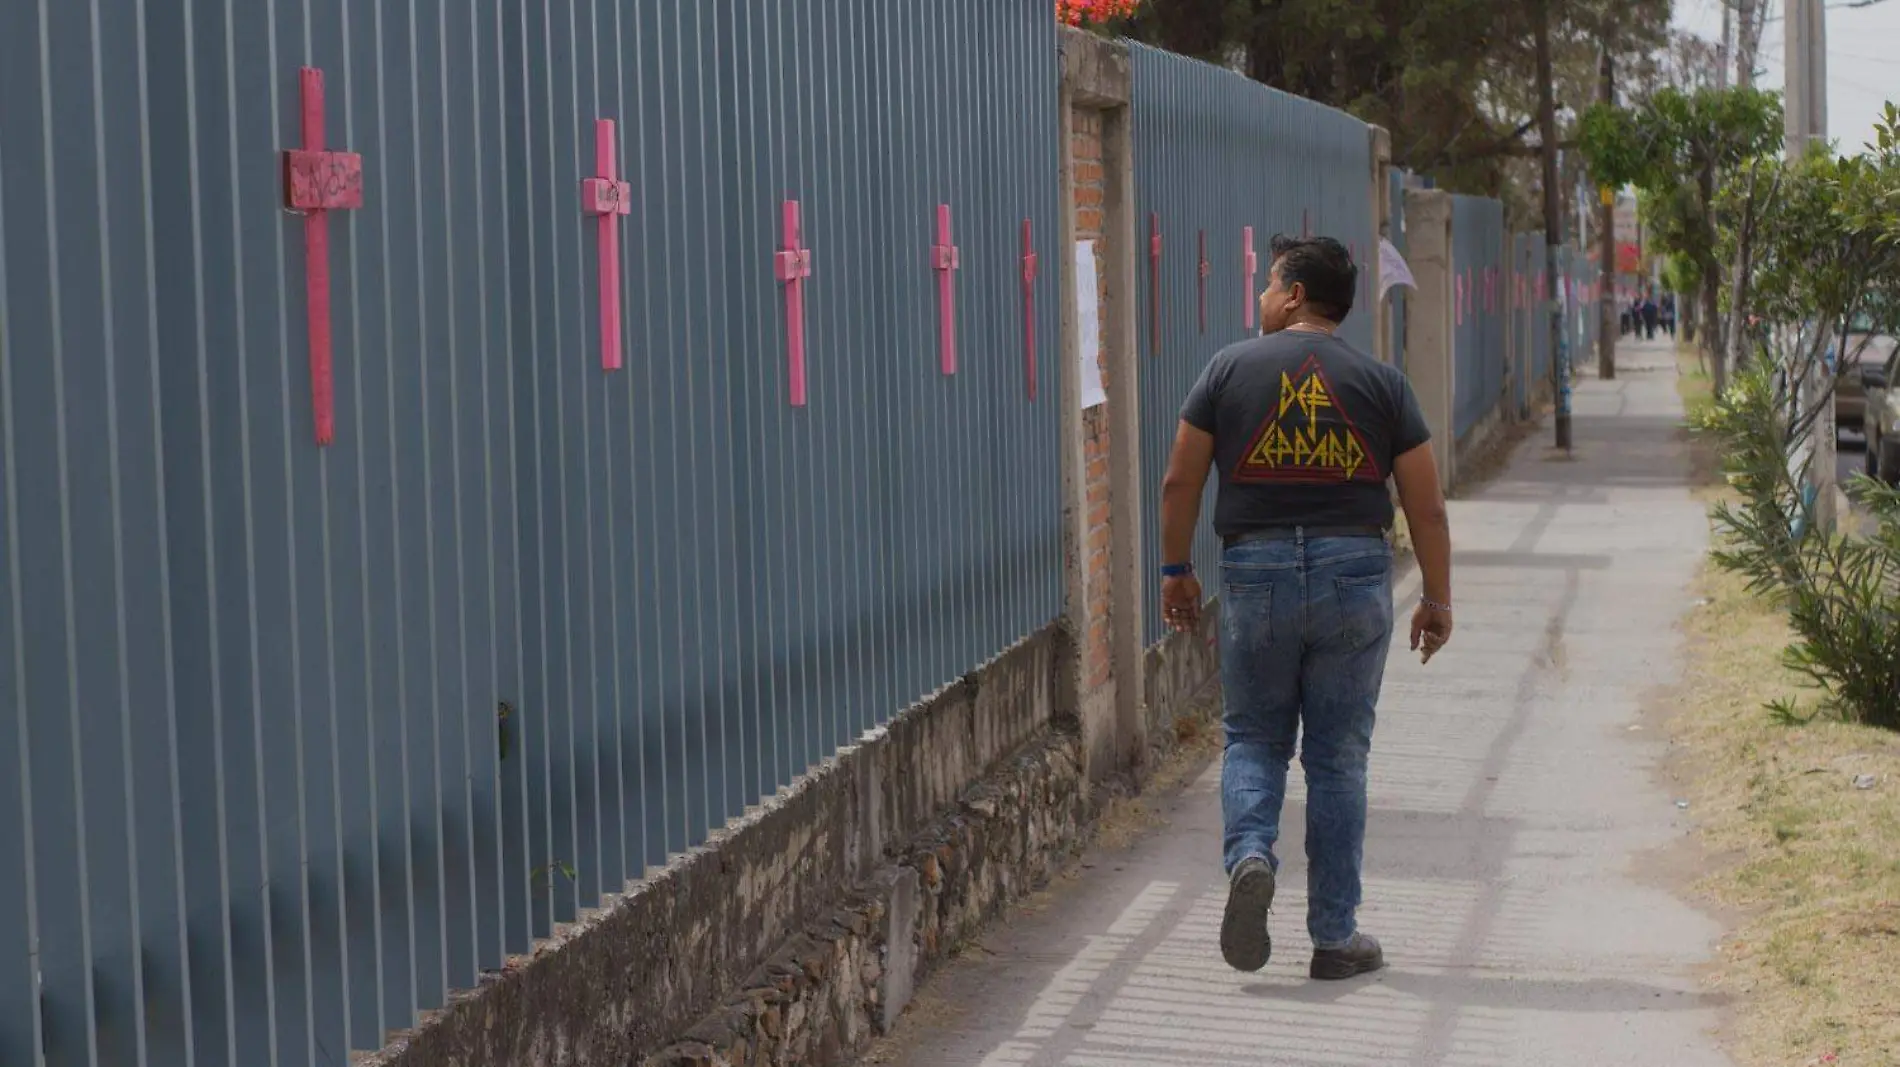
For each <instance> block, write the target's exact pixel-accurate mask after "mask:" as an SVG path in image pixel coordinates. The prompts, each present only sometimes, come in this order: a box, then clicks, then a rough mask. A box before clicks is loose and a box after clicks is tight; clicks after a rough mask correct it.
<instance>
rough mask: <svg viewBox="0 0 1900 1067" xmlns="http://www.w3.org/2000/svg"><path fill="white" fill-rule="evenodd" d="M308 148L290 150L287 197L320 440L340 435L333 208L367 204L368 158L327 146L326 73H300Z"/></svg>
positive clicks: (286, 160)
mask: <svg viewBox="0 0 1900 1067" xmlns="http://www.w3.org/2000/svg"><path fill="white" fill-rule="evenodd" d="M298 84H299V88H300V90H301V93H302V108H303V123H302V125H303V129H302V131H301V132H302V134H303V147H302V148H300V149H299V148H292V149H289V150H288V151H286V152H285V153H284V200H285V203H286V205H287V206H288V207H289V209H290V210H291V211H292V212H294V213H297V214H300V215H302V216H303V264H304V314H305V318H306V319H307V320H308V321H307V327H308V330H309V337H310V407H311V414H312V415H313V417H314V419H313V421H314V422H315V424H316V432H317V444H319V445H327V444H329V443H330V442H332V441H334V440H336V385H335V378H334V375H333V373H332V371H331V367H330V212H332V211H342V210H349V209H352V208H360V207H362V206H363V157H362V156H360V155H357V154H356V153H354V152H330V151H326V150H325V149H324V147H323V72H322V71H321V70H318V69H317V68H315V67H304V68H303V69H302V70H301V71H299V72H298Z"/></svg>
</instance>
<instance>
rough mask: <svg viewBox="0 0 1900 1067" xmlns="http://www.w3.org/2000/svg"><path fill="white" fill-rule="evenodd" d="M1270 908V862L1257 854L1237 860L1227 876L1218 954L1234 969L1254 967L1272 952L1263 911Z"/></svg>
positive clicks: (1265, 911)
mask: <svg viewBox="0 0 1900 1067" xmlns="http://www.w3.org/2000/svg"><path fill="white" fill-rule="evenodd" d="M1272 910H1273V865H1272V864H1270V863H1268V862H1267V861H1266V860H1264V859H1261V858H1260V857H1258V856H1249V857H1248V858H1246V859H1244V860H1241V861H1240V865H1239V866H1238V867H1235V868H1234V873H1233V874H1232V875H1231V876H1229V878H1228V880H1227V913H1226V914H1225V915H1223V916H1221V921H1220V954H1221V958H1223V959H1225V960H1226V961H1227V965H1228V966H1229V967H1232V968H1233V969H1234V970H1236V971H1257V970H1259V969H1260V968H1262V967H1265V966H1266V965H1267V959H1268V958H1269V957H1270V956H1272V955H1273V938H1271V937H1269V936H1268V934H1267V913H1268V912H1270V911H1272Z"/></svg>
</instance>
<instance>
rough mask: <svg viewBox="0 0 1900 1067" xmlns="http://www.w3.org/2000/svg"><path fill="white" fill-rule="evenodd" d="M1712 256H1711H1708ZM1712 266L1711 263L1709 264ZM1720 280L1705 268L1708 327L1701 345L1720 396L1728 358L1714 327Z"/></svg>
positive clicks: (1704, 307)
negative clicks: (1707, 356)
mask: <svg viewBox="0 0 1900 1067" xmlns="http://www.w3.org/2000/svg"><path fill="white" fill-rule="evenodd" d="M1710 258H1713V257H1710ZM1711 266H1713V264H1711ZM1721 288H1722V280H1721V278H1720V277H1718V276H1717V273H1716V272H1715V271H1714V270H1707V269H1705V270H1704V272H1703V277H1702V315H1701V319H1702V322H1703V323H1704V324H1705V325H1706V326H1707V327H1708V328H1707V329H1704V330H1702V331H1701V332H1702V347H1703V350H1704V351H1706V352H1707V353H1708V355H1709V375H1710V377H1711V379H1712V380H1713V382H1714V385H1715V395H1716V396H1721V395H1722V394H1723V393H1725V392H1727V391H1728V359H1727V354H1726V353H1724V352H1723V351H1722V349H1723V347H1724V346H1723V345H1722V343H1721V335H1722V331H1721V330H1719V329H1717V328H1715V324H1716V322H1717V321H1718V317H1719V316H1720V315H1721V314H1722V306H1721V299H1720V297H1719V295H1718V294H1719V293H1720V291H1721Z"/></svg>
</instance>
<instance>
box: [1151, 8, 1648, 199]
mask: <svg viewBox="0 0 1900 1067" xmlns="http://www.w3.org/2000/svg"><path fill="white" fill-rule="evenodd" d="M1550 17H1551V20H1552V26H1551V33H1552V41H1551V47H1552V59H1553V65H1554V67H1555V81H1556V86H1557V88H1556V93H1557V99H1558V100H1560V101H1569V100H1576V101H1581V100H1588V99H1591V98H1592V97H1593V96H1594V94H1595V85H1596V77H1597V58H1598V54H1599V48H1598V42H1599V41H1600V40H1601V39H1602V38H1603V36H1604V30H1605V29H1607V28H1609V27H1610V26H1612V25H1613V26H1615V27H1616V33H1615V34H1614V39H1615V41H1616V50H1617V53H1616V54H1617V62H1619V63H1624V64H1628V65H1629V66H1628V67H1627V68H1626V69H1635V68H1636V67H1638V66H1641V65H1643V64H1645V63H1646V62H1647V60H1646V59H1645V57H1646V56H1647V55H1648V54H1649V53H1650V52H1652V51H1653V50H1654V49H1655V48H1656V47H1657V46H1658V45H1659V44H1660V43H1661V42H1662V41H1663V39H1664V37H1665V36H1666V34H1667V29H1666V27H1667V26H1668V23H1669V0H1551V3H1550ZM1115 29H1116V30H1118V31H1119V32H1123V33H1126V34H1128V35H1129V36H1131V37H1133V38H1135V39H1137V40H1141V41H1145V42H1148V43H1150V44H1155V45H1159V46H1160V47H1163V48H1166V49H1168V50H1170V51H1173V52H1178V53H1181V54H1184V55H1190V56H1194V57H1196V58H1199V59H1204V60H1207V61H1209V62H1212V63H1218V64H1221V65H1224V66H1228V67H1231V68H1233V69H1235V70H1238V71H1241V72H1242V73H1245V74H1246V75H1247V76H1249V77H1251V78H1253V79H1254V80H1256V81H1260V82H1263V83H1265V84H1267V85H1271V86H1273V87H1275V88H1278V89H1283V90H1285V91H1287V92H1291V93H1295V94H1297V95H1300V96H1304V97H1308V98H1310V99H1313V100H1318V101H1320V102H1322V103H1326V104H1331V105H1333V106H1334V107H1338V108H1341V109H1342V110H1345V111H1349V112H1351V113H1352V114H1354V115H1356V116H1358V117H1359V118H1361V119H1364V120H1365V121H1367V122H1372V123H1376V124H1378V125H1380V126H1384V127H1385V128H1386V129H1388V130H1391V131H1392V134H1393V140H1392V151H1393V162H1394V163H1395V164H1397V165H1398V166H1401V167H1408V168H1411V169H1413V170H1416V171H1419V172H1421V173H1425V174H1429V175H1431V176H1432V177H1433V178H1435V179H1436V180H1437V183H1438V184H1439V185H1440V186H1441V187H1444V188H1447V189H1454V190H1458V191H1462V192H1471V193H1483V194H1486V195H1491V196H1500V195H1503V196H1507V198H1508V200H1509V206H1510V208H1511V209H1512V214H1513V217H1514V218H1515V219H1518V220H1520V222H1521V221H1524V220H1528V219H1530V218H1534V217H1536V215H1537V205H1538V204H1539V203H1541V201H1540V200H1539V199H1538V198H1537V196H1536V195H1535V193H1534V192H1532V193H1530V195H1525V194H1526V192H1529V191H1531V190H1534V189H1535V188H1536V186H1537V183H1536V182H1535V181H1533V182H1530V183H1529V184H1527V185H1525V186H1524V187H1523V188H1522V189H1514V187H1513V186H1514V183H1513V182H1511V181H1510V180H1509V179H1510V178H1511V177H1515V176H1518V174H1517V173H1516V172H1520V171H1524V172H1525V174H1524V176H1528V177H1534V176H1535V160H1536V156H1537V149H1538V146H1537V143H1536V123H1535V121H1534V120H1535V117H1536V114H1537V81H1536V56H1535V50H1534V48H1533V46H1532V33H1531V30H1532V26H1531V19H1530V11H1529V5H1526V4H1523V3H1521V2H1519V0H1149V2H1147V3H1145V4H1143V6H1142V8H1141V10H1140V11H1139V12H1138V13H1137V14H1136V15H1135V16H1133V17H1132V18H1129V19H1125V20H1122V21H1120V22H1118V23H1116V24H1115ZM1527 167H1528V168H1529V170H1528V171H1526V170H1525V169H1526V168H1527ZM1573 168H1574V164H1573V166H1572V167H1570V168H1566V169H1567V170H1572V169H1573ZM1575 176H1576V173H1574V172H1573V173H1571V174H1569V177H1575Z"/></svg>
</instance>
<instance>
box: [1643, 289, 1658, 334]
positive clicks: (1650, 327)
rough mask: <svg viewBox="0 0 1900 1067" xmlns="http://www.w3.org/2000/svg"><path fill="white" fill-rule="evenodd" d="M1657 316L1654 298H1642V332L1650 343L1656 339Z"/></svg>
mask: <svg viewBox="0 0 1900 1067" xmlns="http://www.w3.org/2000/svg"><path fill="white" fill-rule="evenodd" d="M1659 314H1660V312H1659V311H1658V309H1657V307H1656V298H1655V297H1653V296H1646V297H1644V298H1643V332H1644V336H1645V337H1646V338H1648V339H1649V340H1651V341H1654V340H1655V339H1656V319H1657V318H1658V316H1659Z"/></svg>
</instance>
